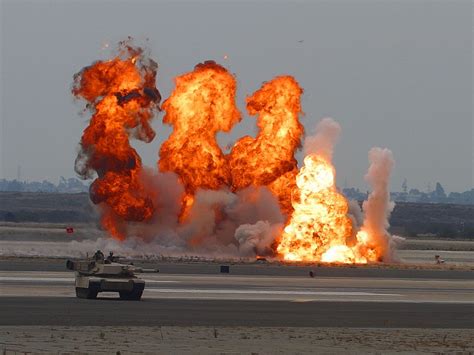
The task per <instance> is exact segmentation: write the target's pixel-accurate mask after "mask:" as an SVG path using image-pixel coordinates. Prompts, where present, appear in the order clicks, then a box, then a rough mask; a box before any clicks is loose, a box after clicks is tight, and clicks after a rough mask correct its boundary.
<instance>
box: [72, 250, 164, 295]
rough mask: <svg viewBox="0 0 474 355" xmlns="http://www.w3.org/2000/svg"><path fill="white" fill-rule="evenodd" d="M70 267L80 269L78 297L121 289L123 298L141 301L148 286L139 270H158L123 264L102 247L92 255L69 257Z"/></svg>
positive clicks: (143, 271) (148, 271)
mask: <svg viewBox="0 0 474 355" xmlns="http://www.w3.org/2000/svg"><path fill="white" fill-rule="evenodd" d="M66 268H67V269H69V270H73V271H75V272H76V280H75V285H76V296H77V297H78V298H88V299H94V298H96V297H97V294H98V293H99V292H118V293H119V295H120V298H121V299H123V300H134V301H139V300H140V299H141V297H142V294H143V290H144V289H145V280H142V279H140V278H138V277H137V276H136V275H135V274H136V273H156V272H159V271H158V270H157V269H144V268H141V267H136V266H134V265H133V264H123V263H120V262H119V258H118V257H116V256H114V255H113V253H110V254H109V256H108V257H107V258H105V257H104V254H103V253H102V252H101V251H100V250H98V251H97V252H96V253H95V254H94V256H93V257H92V258H89V259H85V260H77V261H73V260H67V261H66Z"/></svg>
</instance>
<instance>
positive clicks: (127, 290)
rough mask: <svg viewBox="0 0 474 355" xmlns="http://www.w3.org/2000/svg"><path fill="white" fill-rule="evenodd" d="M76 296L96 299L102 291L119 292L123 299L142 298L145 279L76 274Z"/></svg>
mask: <svg viewBox="0 0 474 355" xmlns="http://www.w3.org/2000/svg"><path fill="white" fill-rule="evenodd" d="M75 286H76V296H77V297H78V298H87V299H94V298H96V297H97V294H98V293H100V292H118V293H119V295H120V298H121V299H125V300H136V301H138V300H140V299H141V296H142V294H143V290H144V289H145V281H144V280H142V279H138V278H133V279H124V278H109V277H96V276H87V275H81V274H79V273H77V274H76V282H75Z"/></svg>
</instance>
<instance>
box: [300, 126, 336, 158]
mask: <svg viewBox="0 0 474 355" xmlns="http://www.w3.org/2000/svg"><path fill="white" fill-rule="evenodd" d="M340 134H341V126H340V125H339V123H337V122H336V121H335V120H333V119H332V118H330V117H326V118H323V119H322V120H321V121H319V122H318V124H317V125H316V133H315V134H314V135H312V136H308V137H306V139H305V141H304V147H303V151H304V154H305V155H310V154H318V155H319V156H321V157H323V158H324V159H326V160H327V161H331V160H332V155H333V151H334V145H335V144H336V143H337V140H338V139H339V135H340Z"/></svg>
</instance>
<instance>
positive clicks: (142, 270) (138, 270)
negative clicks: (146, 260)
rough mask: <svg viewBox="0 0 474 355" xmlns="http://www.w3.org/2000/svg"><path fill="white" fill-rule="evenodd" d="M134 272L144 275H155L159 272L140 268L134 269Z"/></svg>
mask: <svg viewBox="0 0 474 355" xmlns="http://www.w3.org/2000/svg"><path fill="white" fill-rule="evenodd" d="M135 271H136V272H141V273H144V274H155V273H157V272H160V270H158V269H144V268H142V267H139V268H136V270H135Z"/></svg>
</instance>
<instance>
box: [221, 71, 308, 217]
mask: <svg viewBox="0 0 474 355" xmlns="http://www.w3.org/2000/svg"><path fill="white" fill-rule="evenodd" d="M302 93H303V90H302V89H301V88H300V86H299V85H298V83H297V82H296V80H295V79H294V78H292V77H291V76H280V77H277V78H275V79H273V80H272V81H270V82H267V83H265V84H264V85H263V86H262V88H261V89H260V90H258V91H257V92H255V93H254V94H253V95H252V96H250V97H248V98H247V111H248V112H249V114H250V115H256V114H258V121H257V127H258V128H259V133H258V135H257V137H256V138H252V137H249V136H245V137H243V138H241V139H240V140H238V141H237V142H236V143H235V145H234V147H233V148H232V151H231V153H230V156H229V157H228V160H229V166H230V169H231V174H232V187H233V189H234V190H238V189H242V188H244V187H247V186H268V187H269V188H270V190H271V191H272V192H273V193H274V194H275V196H277V197H278V200H279V202H280V205H281V208H282V210H283V211H284V212H286V213H291V190H292V189H293V187H294V184H295V176H296V173H297V171H298V168H297V164H298V162H297V161H296V159H295V157H294V156H295V152H296V149H297V148H298V147H299V146H300V144H301V136H302V134H303V126H302V125H301V123H300V122H299V120H298V115H299V114H300V112H301V104H300V96H301V94H302Z"/></svg>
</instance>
